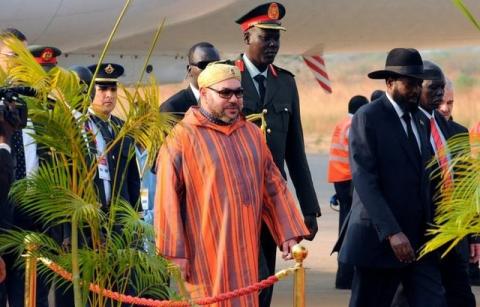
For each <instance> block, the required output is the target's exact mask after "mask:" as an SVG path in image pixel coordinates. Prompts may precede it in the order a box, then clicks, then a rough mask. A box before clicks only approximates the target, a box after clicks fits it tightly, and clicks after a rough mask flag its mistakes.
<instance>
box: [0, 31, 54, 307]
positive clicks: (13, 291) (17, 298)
mask: <svg viewBox="0 0 480 307" xmlns="http://www.w3.org/2000/svg"><path fill="white" fill-rule="evenodd" d="M12 38H16V39H18V40H19V41H21V42H23V43H24V44H25V46H27V38H26V37H25V35H24V34H23V33H22V32H21V31H19V30H18V29H14V28H7V29H3V30H2V31H0V68H2V70H4V72H6V73H7V74H8V71H9V69H10V68H11V67H12V65H13V64H14V63H15V61H13V59H14V58H15V57H16V56H17V55H16V54H15V53H14V52H13V51H12V50H11V49H10V48H9V47H8V44H7V42H8V40H9V39H12ZM8 82H9V81H8V78H7V85H8V84H9V83H8ZM32 133H34V126H33V123H32V121H31V120H29V121H28V123H27V126H26V127H24V128H23V129H18V130H16V131H15V132H14V133H13V135H12V138H11V146H12V156H13V157H14V160H15V178H14V180H20V179H23V178H25V177H26V176H29V175H31V174H34V173H35V172H36V171H37V169H38V165H39V160H40V159H39V156H40V155H39V148H38V146H37V144H36V142H35V140H34V138H33V137H32ZM12 212H13V213H12V214H13V215H12V219H13V220H12V224H13V225H14V226H15V227H18V228H22V229H25V230H32V231H42V230H44V229H43V228H42V225H40V223H39V222H38V221H37V220H36V219H34V218H33V217H31V216H30V215H29V214H27V213H26V212H24V211H23V210H20V209H19V208H18V207H17V206H15V204H13V210H12ZM4 259H5V262H6V265H7V275H8V277H7V278H6V280H5V291H6V297H8V304H9V306H11V307H17V306H19V307H20V306H23V304H24V292H25V291H24V286H25V278H24V269H23V268H21V267H19V266H15V265H14V264H15V263H16V262H17V257H15V256H14V255H13V254H7V255H5V257H4ZM49 286H50V283H49V282H48V281H47V280H46V278H45V277H44V276H43V275H42V274H39V275H38V277H37V305H38V306H39V307H42V306H45V307H46V306H48V289H49ZM5 305H6V302H5V301H0V306H5Z"/></svg>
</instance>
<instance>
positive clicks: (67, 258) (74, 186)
mask: <svg viewBox="0 0 480 307" xmlns="http://www.w3.org/2000/svg"><path fill="white" fill-rule="evenodd" d="M8 46H9V47H10V48H11V49H12V50H13V51H14V52H15V53H17V54H18V57H17V58H16V59H15V63H14V65H13V66H12V68H11V69H10V70H9V71H8V75H0V77H2V76H3V80H7V79H8V82H9V84H11V85H13V86H15V85H22V86H30V87H33V88H35V90H36V91H37V93H38V95H37V97H35V98H28V99H27V100H28V107H29V117H30V118H31V120H32V122H33V123H34V125H35V133H34V134H32V137H33V138H34V139H35V141H36V143H37V146H39V147H41V149H42V150H44V151H47V152H48V156H47V158H45V159H44V160H42V161H41V163H40V167H39V169H38V171H37V172H36V173H35V174H34V175H32V176H29V177H27V178H25V179H23V180H19V181H17V182H16V183H15V184H14V185H13V187H12V190H11V197H12V198H13V199H14V201H15V203H16V204H18V205H19V208H17V210H18V209H21V210H24V211H25V212H26V213H28V214H29V215H31V216H33V217H35V219H36V220H37V221H38V222H39V223H40V224H42V225H43V226H44V228H45V230H46V231H45V232H44V233H33V232H25V231H22V230H18V229H14V230H10V231H7V232H5V233H3V234H0V252H14V253H16V254H18V255H21V254H23V253H24V252H25V249H26V245H27V244H34V245H35V246H36V250H35V251H34V255H35V256H37V257H40V256H41V257H46V258H49V259H51V260H53V261H54V262H56V263H58V264H60V265H61V266H63V267H64V268H66V269H67V270H69V271H71V272H73V277H74V279H75V280H77V281H83V282H82V283H81V285H82V290H83V294H82V297H83V300H82V301H83V302H86V301H89V303H90V306H104V305H106V304H107V302H108V300H107V299H105V298H104V297H102V295H89V293H88V288H87V285H88V283H94V284H98V285H99V286H100V287H101V288H104V289H113V290H116V291H119V292H125V291H126V290H127V287H129V288H133V289H134V290H135V292H137V293H139V294H143V295H153V296H156V297H159V296H163V297H165V296H167V295H172V296H173V297H179V296H178V295H175V294H174V293H170V292H171V290H170V289H169V288H168V283H167V280H168V278H169V277H175V276H178V272H176V269H174V268H172V267H171V265H170V264H169V263H168V262H167V261H166V260H165V259H163V258H162V257H159V256H157V255H156V254H155V246H154V244H153V243H152V238H153V237H154V231H153V227H152V226H151V225H149V224H146V223H145V222H143V220H142V219H141V218H140V215H139V213H138V212H137V211H136V210H135V208H134V207H132V205H133V206H137V205H138V204H129V203H127V202H126V201H125V200H123V199H122V198H120V197H119V195H117V194H115V193H113V195H112V201H111V204H110V206H109V208H108V211H104V210H103V209H102V206H101V204H100V202H99V201H98V199H99V198H98V195H97V191H96V188H95V184H94V178H95V173H96V170H97V168H98V162H97V159H95V158H94V156H93V155H92V153H91V150H90V145H89V144H92V143H93V142H92V141H93V138H94V137H95V136H94V135H93V134H92V133H87V132H86V131H85V129H84V124H85V122H86V121H87V119H88V106H89V103H90V101H89V98H88V96H86V95H84V94H83V91H84V88H82V86H81V85H80V84H79V80H78V78H77V77H76V75H75V74H73V73H72V72H69V71H66V70H63V69H61V68H54V69H52V70H51V71H49V72H48V73H46V72H45V71H44V70H43V69H42V68H41V67H40V65H38V64H37V63H36V62H35V61H34V59H33V57H32V56H31V54H30V53H29V52H28V51H27V50H26V49H25V47H24V45H23V44H22V43H20V42H18V41H17V40H14V39H11V40H9V42H8ZM122 89H123V95H119V96H120V97H121V100H122V101H121V102H120V103H119V105H120V106H123V108H124V109H123V112H124V114H125V115H126V116H125V124H124V125H123V126H122V127H120V128H119V129H118V131H116V132H115V135H116V137H115V139H114V140H113V142H112V144H110V145H109V146H108V148H107V151H109V150H111V149H112V148H113V146H117V145H118V146H120V147H123V145H124V143H123V141H124V139H125V138H126V137H129V138H132V139H134V140H135V141H136V142H137V144H139V145H141V146H142V147H144V148H146V149H147V150H148V152H149V153H152V154H151V155H150V159H149V161H148V162H149V165H148V166H147V167H150V166H151V165H152V163H153V161H154V159H155V154H154V153H156V152H157V151H158V150H159V148H160V146H161V144H162V142H163V140H164V138H165V136H166V135H167V134H168V133H169V131H170V129H171V127H172V126H173V124H174V122H175V120H174V118H173V117H172V116H171V115H167V114H162V113H160V112H158V110H159V105H158V101H159V96H158V89H157V86H156V85H155V80H153V79H152V80H151V81H150V85H149V86H147V87H146V88H144V89H143V90H142V91H139V92H138V93H137V92H136V93H135V94H133V95H132V94H131V93H129V92H128V91H127V90H126V89H124V88H122ZM128 150H129V159H134V158H135V157H134V154H135V153H134V150H133V148H128ZM117 171H118V174H115V176H112V177H113V178H115V179H116V180H114V181H113V182H112V186H115V185H121V184H122V182H123V180H124V177H125V170H122V169H119V167H118V165H117ZM114 191H115V189H114V188H112V192H114ZM63 227H71V228H72V241H71V242H72V245H71V247H70V246H67V245H65V244H64V243H66V242H58V241H55V240H54V239H53V238H51V237H49V234H50V233H51V231H52V230H55V229H57V230H58V229H60V228H63ZM77 233H78V235H77ZM26 237H28V238H29V239H28V241H26V240H25V238H26ZM145 247H147V248H145ZM22 260H23V259H21V258H20V260H19V263H20V264H21V263H22V262H23V261H22ZM42 272H43V274H47V275H48V277H49V278H50V279H55V280H56V281H57V282H59V283H62V282H63V283H66V281H61V280H59V279H58V277H57V276H55V274H54V273H53V272H51V271H50V270H48V269H47V268H45V267H44V268H43V269H42ZM76 272H77V273H76ZM79 284H80V283H79Z"/></svg>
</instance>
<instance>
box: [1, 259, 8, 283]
mask: <svg viewBox="0 0 480 307" xmlns="http://www.w3.org/2000/svg"><path fill="white" fill-rule="evenodd" d="M6 277H7V266H6V264H5V261H3V258H2V257H0V283H2V282H3V281H4V280H5V278H6Z"/></svg>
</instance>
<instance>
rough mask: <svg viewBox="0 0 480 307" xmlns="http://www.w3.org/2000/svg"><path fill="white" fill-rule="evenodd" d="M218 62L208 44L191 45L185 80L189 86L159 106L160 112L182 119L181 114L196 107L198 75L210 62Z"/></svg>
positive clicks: (210, 45) (198, 94)
mask: <svg viewBox="0 0 480 307" xmlns="http://www.w3.org/2000/svg"><path fill="white" fill-rule="evenodd" d="M218 60H220V55H219V53H218V50H217V49H216V48H215V47H214V46H213V45H212V44H210V43H207V42H201V43H197V44H195V45H193V46H192V47H191V48H190V50H189V51H188V65H187V78H188V81H189V82H190V84H189V85H188V87H187V88H186V89H183V90H181V91H179V92H178V93H176V94H175V95H173V96H172V97H170V98H168V99H167V100H166V101H165V102H164V103H162V105H161V106H160V112H173V113H177V115H178V116H179V117H181V118H183V114H184V113H185V112H187V110H188V109H189V108H190V107H191V106H196V105H197V104H198V100H199V99H200V92H199V91H198V82H197V79H198V75H199V74H200V73H201V72H202V70H204V69H205V67H207V65H208V64H209V63H211V62H215V61H218Z"/></svg>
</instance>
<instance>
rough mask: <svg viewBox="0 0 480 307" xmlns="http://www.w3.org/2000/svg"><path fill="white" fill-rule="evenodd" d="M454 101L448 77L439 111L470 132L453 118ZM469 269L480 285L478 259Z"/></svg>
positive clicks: (460, 129) (454, 126)
mask: <svg viewBox="0 0 480 307" xmlns="http://www.w3.org/2000/svg"><path fill="white" fill-rule="evenodd" d="M454 101H455V99H454V89H453V83H452V81H451V80H450V79H448V78H446V82H445V93H444V94H443V100H442V103H441V104H440V106H439V107H438V112H440V114H442V115H443V116H444V117H445V118H446V119H447V120H448V121H449V124H450V126H452V129H453V131H454V132H455V134H457V133H458V134H461V133H468V129H467V128H466V127H464V126H462V125H460V124H459V123H457V122H455V121H454V120H453V117H452V111H453V105H454ZM469 252H470V251H469ZM475 254H476V253H474V255H475ZM467 258H470V256H469V255H468V257H467ZM468 271H469V272H468V275H469V278H470V284H471V285H474V286H480V268H479V266H478V260H475V259H474V258H472V259H470V263H469V269H468Z"/></svg>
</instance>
